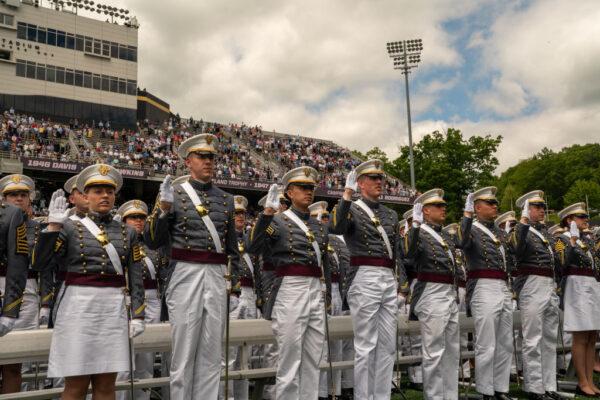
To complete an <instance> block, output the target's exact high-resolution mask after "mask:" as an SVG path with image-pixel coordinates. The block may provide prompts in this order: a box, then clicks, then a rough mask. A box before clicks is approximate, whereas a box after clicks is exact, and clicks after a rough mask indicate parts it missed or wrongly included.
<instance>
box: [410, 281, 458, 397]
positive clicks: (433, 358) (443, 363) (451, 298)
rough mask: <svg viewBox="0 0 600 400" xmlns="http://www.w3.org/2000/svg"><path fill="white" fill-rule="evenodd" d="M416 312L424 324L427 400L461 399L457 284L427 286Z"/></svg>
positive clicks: (423, 343) (423, 344)
mask: <svg viewBox="0 0 600 400" xmlns="http://www.w3.org/2000/svg"><path fill="white" fill-rule="evenodd" d="M415 314H416V315H417V317H418V318H419V322H420V325H421V343H422V350H421V351H422V354H423V361H422V364H421V366H422V369H423V395H424V398H425V399H458V367H459V349H460V343H459V327H458V305H457V304H456V291H455V290H454V286H453V285H450V284H446V283H431V282H428V283H427V284H426V285H425V289H424V290H423V294H422V295H421V297H420V298H419V302H418V303H417V304H416V305H415Z"/></svg>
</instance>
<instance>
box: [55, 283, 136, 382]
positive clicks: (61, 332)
mask: <svg viewBox="0 0 600 400" xmlns="http://www.w3.org/2000/svg"><path fill="white" fill-rule="evenodd" d="M57 306H58V311H57V313H56V321H55V324H54V332H53V333H52V344H51V345H50V358H49V362H48V377H49V378H58V377H67V376H77V375H93V374H103V373H110V372H121V371H129V347H128V346H129V338H128V328H127V314H126V309H125V299H124V296H123V290H122V289H121V288H111V287H93V286H77V285H72V286H67V287H65V291H64V295H63V296H62V299H61V300H60V303H59V304H57Z"/></svg>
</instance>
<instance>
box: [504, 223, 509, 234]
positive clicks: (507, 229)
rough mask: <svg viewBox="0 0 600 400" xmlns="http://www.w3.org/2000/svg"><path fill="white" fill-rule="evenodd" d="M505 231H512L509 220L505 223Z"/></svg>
mask: <svg viewBox="0 0 600 400" xmlns="http://www.w3.org/2000/svg"><path fill="white" fill-rule="evenodd" d="M504 232H506V233H510V223H509V222H507V223H506V224H505V225H504Z"/></svg>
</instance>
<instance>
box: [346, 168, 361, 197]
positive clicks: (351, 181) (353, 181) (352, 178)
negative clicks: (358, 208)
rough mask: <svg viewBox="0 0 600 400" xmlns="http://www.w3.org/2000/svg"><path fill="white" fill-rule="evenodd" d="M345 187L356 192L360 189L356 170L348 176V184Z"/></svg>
mask: <svg viewBox="0 0 600 400" xmlns="http://www.w3.org/2000/svg"><path fill="white" fill-rule="evenodd" d="M344 189H351V190H352V191H354V192H356V191H357V190H358V181H357V178H356V170H352V171H350V173H349V174H348V176H347V177H346V186H344Z"/></svg>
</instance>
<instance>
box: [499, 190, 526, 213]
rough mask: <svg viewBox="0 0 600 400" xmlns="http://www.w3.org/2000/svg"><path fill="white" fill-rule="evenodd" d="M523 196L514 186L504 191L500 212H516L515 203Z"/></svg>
mask: <svg viewBox="0 0 600 400" xmlns="http://www.w3.org/2000/svg"><path fill="white" fill-rule="evenodd" d="M519 196H521V194H520V193H519V192H518V191H517V190H516V189H515V187H514V186H512V185H508V186H507V187H506V188H505V189H504V195H503V196H502V198H501V199H500V210H501V211H502V212H506V211H511V210H515V207H516V206H515V201H517V199H518V198H519Z"/></svg>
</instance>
